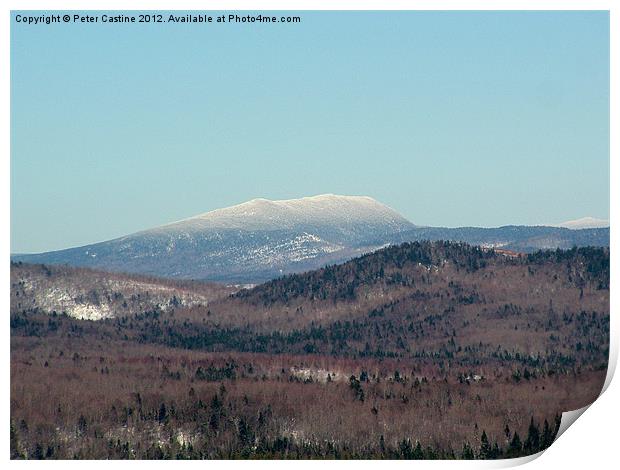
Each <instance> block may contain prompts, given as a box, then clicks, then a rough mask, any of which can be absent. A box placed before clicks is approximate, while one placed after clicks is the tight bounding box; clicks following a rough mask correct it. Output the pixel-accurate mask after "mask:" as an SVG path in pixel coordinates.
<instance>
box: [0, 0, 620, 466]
mask: <svg viewBox="0 0 620 470" xmlns="http://www.w3.org/2000/svg"><path fill="white" fill-rule="evenodd" d="M615 3H617V2H614V1H612V0H607V1H604V0H591V1H583V0H565V1H559V0H541V1H535V0H522V1H508V0H497V1H481V0H476V1H467V0H452V1H439V0H436V1H429V0H426V1H420V0H418V1H403V0H399V1H391V2H389V4H386V2H381V1H378V0H360V1H357V2H347V1H342V0H335V1H328V0H299V1H288V2H287V1H281V0H280V1H277V0H262V1H260V0H229V1H221V0H220V1H203V2H198V1H187V0H184V1H179V2H170V1H162V0H158V1H144V0H137V1H134V2H131V3H130V4H128V2H127V1H126V0H125V1H118V0H113V1H107V2H104V1H99V0H95V1H91V2H86V1H83V0H82V1H75V0H66V1H61V2H58V1H42V0H38V1H21V2H18V1H8V2H5V5H6V7H5V8H6V10H5V12H4V17H3V18H2V20H0V32H1V37H2V38H3V41H2V48H1V49H0V50H1V52H0V54H1V57H0V60H1V62H2V63H3V64H4V66H3V67H2V70H4V73H3V74H2V90H3V94H2V100H3V104H4V106H3V108H2V109H3V112H2V114H1V116H2V118H1V119H2V124H3V125H2V131H1V132H2V136H3V139H2V143H3V145H2V159H1V162H0V165H2V166H1V168H2V171H0V178H2V184H1V185H0V198H1V200H2V203H1V204H0V211H2V212H1V213H2V219H3V220H4V221H5V224H4V230H3V231H2V233H1V235H0V249H1V250H2V252H3V253H4V259H5V262H4V266H3V267H2V269H0V272H1V282H2V283H3V284H2V285H4V286H5V288H4V289H3V290H2V291H1V294H0V295H1V296H2V305H3V306H5V309H4V314H5V316H4V321H3V323H2V327H1V328H2V333H3V338H5V341H6V343H5V346H4V348H3V349H2V355H3V358H2V381H3V383H2V390H3V402H2V405H3V406H2V418H1V421H0V423H3V424H0V430H1V431H0V433H1V438H0V439H2V441H1V442H2V444H1V446H2V451H3V460H8V456H9V436H8V433H9V427H8V423H9V415H10V412H9V410H10V408H9V380H10V375H9V367H8V365H9V341H8V338H9V328H8V327H9V325H8V318H7V316H8V304H9V299H8V286H9V259H8V257H9V253H10V243H9V237H10V232H9V220H10V217H9V211H10V189H9V185H10V172H9V169H10V167H9V165H10V158H9V156H10V147H9V146H10V130H9V123H10V108H9V103H10V77H9V73H8V72H9V67H10V61H9V54H10V10H35V9H38V10H86V9H90V10H95V9H96V10H123V9H127V8H130V9H132V10H160V9H161V10H180V9H187V10H254V11H266V10H350V9H354V10H609V11H610V22H611V26H610V33H611V49H610V56H611V57H610V59H611V63H610V70H611V80H610V86H611V95H610V105H611V113H610V129H620V126H619V122H620V121H619V119H618V93H617V84H618V83H619V82H618V79H619V78H620V75H619V74H618V52H619V51H620V47H619V44H618V40H619V39H618V38H619V34H618V29H619V26H620V21H619V17H620V15H619V8H618V7H616V6H615ZM614 86H615V87H614ZM619 168H620V167H619V163H618V139H617V137H615V136H614V135H613V132H612V135H611V142H610V178H611V181H612V182H617V181H619V178H618V176H619V173H618V171H619ZM610 194H611V201H612V204H611V208H610V221H611V227H612V230H611V244H612V248H613V247H617V246H620V245H619V244H618V243H617V242H618V232H617V231H616V230H614V224H615V221H616V220H620V218H618V214H617V204H614V203H613V202H614V201H618V200H620V199H619V198H620V194H619V191H618V188H617V187H616V186H615V185H614V184H611V185H610ZM611 258H612V266H611V278H612V281H611V286H612V291H611V311H612V312H614V313H612V322H611V357H610V369H609V372H610V373H609V374H608V378H607V382H606V387H607V386H608V387H609V388H608V389H607V390H606V391H605V393H604V394H603V395H602V396H601V397H600V398H599V399H598V400H597V401H596V402H595V403H594V405H593V406H591V407H590V408H589V409H588V410H587V411H586V412H585V413H584V414H583V416H582V417H581V418H579V423H578V424H577V425H576V426H572V427H571V428H570V429H569V431H568V432H566V433H565V434H563V435H562V436H561V437H560V438H559V439H558V441H557V442H555V443H554V444H553V445H552V446H551V447H550V448H549V449H548V450H547V451H546V452H544V453H543V455H542V457H540V458H537V459H535V460H533V462H532V463H530V464H529V467H528V468H541V469H543V468H545V469H547V468H549V466H551V467H552V468H584V467H590V468H607V467H610V466H611V465H610V464H611V463H612V462H614V463H616V462H617V454H616V446H618V444H617V439H616V435H615V433H614V430H615V427H616V425H617V424H616V422H617V418H618V417H619V412H618V408H619V407H620V386H619V385H618V379H616V380H614V381H611V383H610V378H611V372H612V371H613V369H615V367H616V363H617V360H618V331H619V330H618V325H617V321H614V320H615V315H617V314H616V313H615V312H616V311H617V296H616V295H615V294H616V292H617V289H616V288H615V279H616V278H617V275H618V254H617V252H616V250H614V249H612V250H611ZM529 460H531V459H528V458H525V459H518V461H511V462H510V461H504V462H480V461H474V462H463V461H459V462H391V463H389V465H390V466H396V467H401V468H404V466H407V468H409V467H410V466H411V465H416V467H422V468H434V467H439V466H441V467H446V466H452V467H453V468H454V467H458V468H481V467H487V468H498V467H503V466H507V465H508V466H514V465H515V464H520V463H525V462H526V461H529ZM43 464H45V463H43ZM115 464H116V465H122V466H125V465H132V466H133V465H140V466H142V465H146V463H145V462H142V463H138V462H133V463H121V462H118V463H115ZM183 464H185V465H190V466H194V465H201V466H204V465H210V466H217V467H219V468H237V467H240V466H247V465H251V466H253V467H256V468H268V467H272V466H281V468H284V467H285V466H288V465H290V463H289V462H273V461H268V462H261V461H251V462H249V463H248V462H238V461H234V462H208V463H205V462H185V463H180V462H175V463H174V465H183ZM317 464H318V465H327V466H336V465H337V466H339V467H349V468H356V469H357V468H360V466H361V467H362V468H370V466H371V465H372V466H375V465H380V463H379V462H376V463H375V462H374V461H363V462H356V461H345V462H330V461H321V462H312V461H297V462H295V463H294V465H295V466H299V467H306V468H308V467H310V466H314V465H317ZM10 465H14V466H19V465H42V463H40V462H31V461H29V462H15V461H10ZM47 465H50V464H49V463H47ZM51 465H53V466H57V468H60V467H58V466H62V467H65V466H70V467H71V466H78V465H79V466H81V467H83V466H84V465H89V466H90V465H93V466H95V467H99V468H102V466H103V465H106V462H89V463H88V464H85V463H84V462H61V463H58V462H56V463H52V464H51ZM148 465H155V466H159V465H162V466H163V465H168V466H169V465H172V464H169V463H165V462H156V463H153V462H149V463H148Z"/></svg>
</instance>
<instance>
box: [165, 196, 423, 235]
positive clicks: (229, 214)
mask: <svg viewBox="0 0 620 470" xmlns="http://www.w3.org/2000/svg"><path fill="white" fill-rule="evenodd" d="M367 224H374V225H378V226H383V227H385V228H386V229H392V230H394V231H397V232H398V231H401V230H403V229H409V228H412V227H413V224H411V223H410V222H409V221H408V220H406V219H405V218H404V217H402V216H401V215H400V214H399V213H398V212H396V211H395V210H393V209H391V208H389V207H388V206H386V205H384V204H381V203H380V202H377V201H376V200H375V199H373V198H371V197H368V196H339V195H335V194H321V195H319V196H312V197H303V198H300V199H286V200H280V201H272V200H269V199H262V198H259V199H252V200H251V201H248V202H244V203H243V204H238V205H236V206H232V207H227V208H224V209H216V210H214V211H210V212H206V213H204V214H201V215H197V216H195V217H191V218H189V219H185V220H181V221H179V222H174V223H172V224H168V225H164V226H162V227H159V228H158V229H155V230H160V231H169V232H174V231H179V230H192V231H195V230H197V231H202V230H212V229H228V230H232V229H234V230H284V229H286V230H295V229H298V228H306V227H308V226H328V225H329V226H337V227H340V228H345V227H348V228H349V229H354V228H355V227H356V226H357V225H362V226H366V225H367Z"/></svg>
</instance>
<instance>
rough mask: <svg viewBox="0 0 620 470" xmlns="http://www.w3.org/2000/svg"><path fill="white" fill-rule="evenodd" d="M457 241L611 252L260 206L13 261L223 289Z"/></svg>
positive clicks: (599, 233)
mask: <svg viewBox="0 0 620 470" xmlns="http://www.w3.org/2000/svg"><path fill="white" fill-rule="evenodd" d="M419 240H451V241H463V242H467V243H470V244H473V245H480V246H483V247H488V248H505V249H509V250H514V251H520V252H531V251H535V250H538V249H555V248H571V247H572V246H574V245H575V246H588V245H593V246H608V245H609V229H608V228H607V229H598V228H595V229H582V230H574V229H568V228H562V227H548V226H538V227H536V226H504V227H499V228H477V227H460V228H444V227H424V226H418V225H415V224H413V223H412V222H410V221H409V220H407V219H406V218H404V217H403V216H402V215H400V214H399V213H398V212H397V211H395V210H394V209H392V208H390V207H388V206H386V205H385V204H382V203H381V202H379V201H376V200H375V199H373V198H371V197H369V196H341V195H335V194H321V195H317V196H310V197H305V198H299V199H285V200H275V201H272V200H268V199H263V198H257V199H252V200H250V201H247V202H244V203H241V204H237V205H234V206H231V207H227V208H221V209H216V210H213V211H209V212H205V213H203V214H199V215H197V216H194V217H189V218H186V219H183V220H180V221H176V222H172V223H170V224H165V225H162V226H159V227H155V228H152V229H147V230H142V231H139V232H136V233H133V234H129V235H126V236H123V237H119V238H115V239H112V240H109V241H104V242H99V243H94V244H90V245H85V246H81V247H75V248H68V249H65V250H57V251H51V252H46V253H39V254H13V255H12V256H11V260H13V261H23V262H27V263H46V264H61V265H62V264H66V265H70V266H77V267H90V268H95V269H102V270H108V271H113V272H126V273H134V274H146V275H153V276H160V277H168V278H175V279H201V280H211V281H217V282H227V283H231V282H232V283H256V282H261V281H265V280H269V279H273V278H275V277H278V276H280V275H282V274H290V273H298V272H304V271H309V270H312V269H317V268H320V267H322V266H325V265H327V264H333V263H340V262H344V261H347V260H349V259H351V258H354V257H356V256H359V255H362V254H364V253H368V252H372V251H375V250H377V249H379V248H382V247H384V246H387V245H393V244H399V243H403V242H411V241H419Z"/></svg>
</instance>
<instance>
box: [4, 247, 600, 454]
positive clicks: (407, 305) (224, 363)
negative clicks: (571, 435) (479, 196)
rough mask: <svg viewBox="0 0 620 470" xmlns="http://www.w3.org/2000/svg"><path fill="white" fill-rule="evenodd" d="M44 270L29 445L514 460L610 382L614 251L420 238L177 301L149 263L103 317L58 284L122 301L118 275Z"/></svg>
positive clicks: (18, 346) (17, 317)
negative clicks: (71, 312)
mask: <svg viewBox="0 0 620 470" xmlns="http://www.w3.org/2000/svg"><path fill="white" fill-rule="evenodd" d="M45 269H49V268H44V267H41V266H26V265H23V266H12V289H11V296H12V301H11V436H12V440H11V449H12V456H13V458H22V457H28V458H72V457H83V458H88V457H93V458H188V457H189V458H225V457H228V458H263V457H272V458H304V457H317V458H351V457H360V458H503V457H512V456H518V455H524V454H528V453H532V452H536V451H538V450H539V449H542V448H545V447H547V446H548V445H549V444H550V443H551V442H552V440H553V436H554V435H555V432H556V427H557V422H558V419H559V416H560V415H561V413H562V412H563V411H567V410H570V409H576V408H580V407H582V406H585V405H586V404H588V403H590V402H592V401H593V400H594V399H595V398H596V396H597V395H598V393H599V391H600V388H601V386H602V383H603V381H604V378H605V371H606V367H607V360H608V354H609V249H607V248H587V247H586V248H574V249H571V250H556V251H546V252H536V253H532V254H529V255H520V254H516V253H511V252H507V251H504V252H499V251H494V250H491V249H482V248H479V247H472V246H469V245H466V244H462V243H452V242H414V243H407V244H404V245H400V246H393V247H388V248H385V249H382V250H380V251H378V252H375V253H372V254H368V255H365V256H362V257H360V258H356V259H354V260H351V261H349V262H347V263H344V264H341V265H334V266H328V267H325V268H322V269H320V270H316V271H312V272H308V273H304V274H295V275H290V276H285V277H282V278H280V279H277V280H274V281H270V282H268V283H265V284H262V285H259V286H256V287H255V288H252V289H241V290H238V289H236V288H222V290H218V288H217V287H216V286H207V285H202V284H192V283H189V284H175V283H170V284H169V285H167V287H166V289H168V288H170V289H172V291H170V290H164V291H162V292H164V293H165V298H166V299H165V301H164V297H159V296H154V295H153V294H152V293H153V292H155V291H154V288H153V285H157V280H154V279H150V280H149V283H150V284H149V285H150V286H151V287H149V288H148V289H147V290H148V292H149V297H148V299H150V300H151V301H150V302H149V303H143V304H140V303H138V302H137V298H136V302H135V303H134V304H131V305H132V306H131V307H128V308H125V307H123V305H122V302H120V298H119V299H118V301H117V302H111V303H106V305H109V308H110V312H111V315H107V316H103V317H101V319H100V320H98V321H87V320H80V319H76V318H72V317H70V316H68V315H65V314H63V312H62V310H61V309H59V308H55V307H54V305H55V304H54V302H56V301H58V299H55V298H51V300H49V299H50V297H49V295H48V293H49V292H48V291H49V289H58V286H59V285H65V286H67V285H72V284H76V283H77V279H78V278H79V279H81V281H82V284H83V285H84V283H86V284H87V285H88V289H87V290H86V292H87V293H88V295H90V296H91V297H96V298H99V299H107V297H106V296H107V295H109V296H110V298H111V299H112V300H113V299H114V290H113V289H112V290H110V285H111V284H110V283H109V282H108V281H105V280H104V279H105V277H106V274H105V273H98V272H95V271H85V272H82V274H81V275H80V276H78V273H77V272H76V271H73V270H71V269H70V268H63V270H53V269H52V271H51V274H50V275H49V276H48V275H47V274H46V271H45ZM88 276H91V278H93V276H94V278H96V279H98V281H97V282H92V283H88V282H87V279H89V277H88ZM112 276H116V275H112ZM41 277H42V278H43V279H47V281H46V283H43V282H41V281H37V283H34V284H33V282H32V280H33V279H39V278H41ZM142 281H144V282H146V281H145V280H142ZM29 282H30V284H28V283H29ZM132 282H137V281H136V280H135V279H134V280H133V281H132ZM161 282H162V283H163V281H161ZM33 285H34V286H35V287H32V286H33ZM124 285H125V286H127V285H129V284H127V282H125V284H124ZM136 285H138V284H136ZM27 286H30V287H28V288H26V287H27ZM140 286H141V287H140V289H141V290H140V296H141V297H140V298H141V299H143V298H144V296H146V291H147V290H145V287H144V285H142V284H140ZM162 289H163V287H162ZM226 289H228V290H226ZM54 292H55V291H54ZM199 294H200V295H202V296H203V299H204V302H195V303H191V302H188V301H187V300H183V301H182V300H179V299H189V298H195V296H198V295H199ZM123 296H124V297H125V298H129V299H131V297H130V296H129V294H128V292H124V293H123ZM52 297H53V296H52ZM174 298H176V299H178V300H177V301H176V302H175V301H171V299H174ZM33 299H34V300H33ZM40 299H48V300H49V302H50V303H47V304H44V303H43V302H42V301H41V300H40ZM33 301H35V303H34V304H33ZM106 302H107V301H106ZM33 305H35V306H34V307H33ZM128 305H129V304H128ZM78 384H79V386H78Z"/></svg>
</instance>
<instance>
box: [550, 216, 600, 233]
mask: <svg viewBox="0 0 620 470" xmlns="http://www.w3.org/2000/svg"><path fill="white" fill-rule="evenodd" d="M553 227H564V228H569V229H571V230H580V229H584V228H604V227H609V220H606V219H597V218H594V217H582V218H581V219H576V220H568V221H566V222H562V223H560V224H556V225H553Z"/></svg>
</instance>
